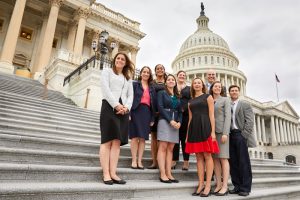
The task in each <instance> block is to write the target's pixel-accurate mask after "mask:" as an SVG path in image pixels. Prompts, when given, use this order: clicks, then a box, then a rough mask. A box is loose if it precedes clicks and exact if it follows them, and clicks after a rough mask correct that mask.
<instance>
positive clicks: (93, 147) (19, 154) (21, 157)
mask: <svg viewBox="0 0 300 200" xmlns="http://www.w3.org/2000/svg"><path fill="white" fill-rule="evenodd" d="M3 135H4V134H3ZM3 135H2V136H3ZM0 136H1V135H0ZM0 139H1V142H0V145H2V143H7V141H8V140H9V137H6V138H4V139H3V137H0ZM14 139H15V138H14ZM20 140H21V141H22V142H20V143H22V145H20V144H19V143H17V144H16V146H13V142H12V145H10V146H2V147H0V153H1V154H0V155H1V156H0V161H1V162H6V163H7V162H11V163H27V164H34V163H35V164H43V165H47V164H49V165H67V166H68V165H80V166H89V167H97V166H99V155H98V152H99V144H97V143H87V142H86V143H84V142H74V141H57V140H53V139H51V140H49V141H45V140H44V141H43V139H40V138H38V139H37V140H36V141H34V142H37V141H40V142H41V145H40V146H38V144H34V143H30V140H32V138H27V141H26V138H25V139H23V137H21V138H20ZM43 146H44V147H45V148H43ZM51 146H52V147H53V148H52V149H51ZM37 147H38V148H37ZM55 147H59V150H58V149H57V148H55ZM63 147H65V149H63ZM72 149H74V151H72ZM191 158H194V155H191ZM143 164H144V166H149V165H150V164H151V156H150V150H145V152H144V156H143ZM182 165H183V162H182V161H179V162H178V164H177V167H176V170H180V171H181V167H182ZM130 166H131V152H130V147H129V146H123V147H121V157H120V160H119V164H118V167H122V168H124V167H125V168H128V167H130ZM193 169H194V170H195V169H196V161H195V160H192V159H191V160H190V170H193ZM252 170H253V171H254V172H255V173H256V174H257V176H260V177H265V176H269V175H270V173H273V175H275V176H282V175H281V174H280V173H283V172H284V173H285V172H287V173H288V174H293V173H296V174H298V172H299V168H298V167H294V166H282V165H262V164H252ZM262 171H263V173H260V172H262ZM276 171H277V172H278V173H276ZM267 172H268V173H267Z"/></svg>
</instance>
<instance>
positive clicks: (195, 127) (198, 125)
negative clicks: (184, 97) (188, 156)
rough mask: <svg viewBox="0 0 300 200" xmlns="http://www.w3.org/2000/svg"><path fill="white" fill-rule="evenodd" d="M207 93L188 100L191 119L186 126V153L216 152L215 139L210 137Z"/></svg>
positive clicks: (217, 148)
mask: <svg viewBox="0 0 300 200" xmlns="http://www.w3.org/2000/svg"><path fill="white" fill-rule="evenodd" d="M209 96H210V95H209V94H202V95H200V96H198V97H196V98H194V99H191V100H190V101H189V103H190V110H191V112H192V119H191V122H190V126H189V127H188V139H187V143H186V147H185V152H186V153H201V152H207V153H218V152H219V147H218V143H217V141H216V140H215V141H213V140H212V138H211V123H210V119H209V110H208V103H207V98H208V97H209Z"/></svg>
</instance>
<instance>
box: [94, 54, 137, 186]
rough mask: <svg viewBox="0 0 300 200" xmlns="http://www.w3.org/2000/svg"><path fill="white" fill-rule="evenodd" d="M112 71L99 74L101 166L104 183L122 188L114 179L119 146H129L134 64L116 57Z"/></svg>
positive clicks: (119, 180)
mask: <svg viewBox="0 0 300 200" xmlns="http://www.w3.org/2000/svg"><path fill="white" fill-rule="evenodd" d="M112 65H113V66H112V69H111V68H105V69H103V71H102V74H101V90H102V96H103V99H102V106H101V113H100V131H101V146H100V151H99V156H100V163H101V167H102V170H103V182H104V183H105V184H107V185H112V184H125V183H126V181H124V180H123V179H121V178H120V177H119V176H118V175H117V165H118V160H119V155H120V145H125V144H128V126H129V114H128V113H129V110H130V108H131V106H132V101H133V87H132V81H131V77H132V75H133V72H134V68H133V64H132V63H131V61H130V59H129V58H128V56H127V55H126V54H125V53H120V52H119V53H117V55H116V56H115V57H114V59H113V63H112Z"/></svg>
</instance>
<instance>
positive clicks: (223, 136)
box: [221, 134, 228, 144]
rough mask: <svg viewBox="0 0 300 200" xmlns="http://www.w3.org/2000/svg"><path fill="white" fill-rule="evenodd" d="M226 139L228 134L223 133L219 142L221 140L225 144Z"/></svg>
mask: <svg viewBox="0 0 300 200" xmlns="http://www.w3.org/2000/svg"><path fill="white" fill-rule="evenodd" d="M227 139H228V136H227V135H225V134H223V135H222V138H221V142H222V143H223V144H225V143H226V142H227Z"/></svg>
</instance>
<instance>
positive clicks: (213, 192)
mask: <svg viewBox="0 0 300 200" xmlns="http://www.w3.org/2000/svg"><path fill="white" fill-rule="evenodd" d="M221 189H222V188H221ZM221 189H219V190H218V191H216V192H215V191H212V192H210V193H211V194H217V193H218V192H220V190H221Z"/></svg>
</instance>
